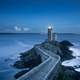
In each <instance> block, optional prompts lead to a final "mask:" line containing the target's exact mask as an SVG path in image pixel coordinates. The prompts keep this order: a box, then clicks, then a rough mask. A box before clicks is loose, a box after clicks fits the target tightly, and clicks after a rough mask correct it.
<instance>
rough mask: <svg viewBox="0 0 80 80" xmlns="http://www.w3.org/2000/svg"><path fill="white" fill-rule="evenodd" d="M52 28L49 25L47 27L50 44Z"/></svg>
mask: <svg viewBox="0 0 80 80" xmlns="http://www.w3.org/2000/svg"><path fill="white" fill-rule="evenodd" d="M52 36H53V35H52V27H51V25H49V27H48V41H49V42H51V41H52V40H53V37H52Z"/></svg>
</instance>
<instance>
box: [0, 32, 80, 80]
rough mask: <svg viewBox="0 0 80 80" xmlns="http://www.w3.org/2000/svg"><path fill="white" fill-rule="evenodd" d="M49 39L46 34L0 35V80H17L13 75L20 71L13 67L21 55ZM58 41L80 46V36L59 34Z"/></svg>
mask: <svg viewBox="0 0 80 80" xmlns="http://www.w3.org/2000/svg"><path fill="white" fill-rule="evenodd" d="M45 39H47V35H46V34H4V35H3V34H0V80H15V79H14V77H13V75H14V74H15V73H17V72H18V71H20V70H18V69H14V68H13V67H12V66H11V65H12V64H13V63H14V62H15V61H16V60H17V59H19V53H21V52H24V51H27V50H29V49H31V48H32V47H33V46H34V45H35V44H39V43H41V42H43V41H44V40H45ZM57 40H58V41H62V40H69V41H70V42H72V43H74V44H75V45H78V47H79V45H80V35H73V34H57Z"/></svg>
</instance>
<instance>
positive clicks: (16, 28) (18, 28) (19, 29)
mask: <svg viewBox="0 0 80 80" xmlns="http://www.w3.org/2000/svg"><path fill="white" fill-rule="evenodd" d="M14 29H15V30H16V31H21V30H22V29H21V28H20V27H18V26H15V27H14Z"/></svg>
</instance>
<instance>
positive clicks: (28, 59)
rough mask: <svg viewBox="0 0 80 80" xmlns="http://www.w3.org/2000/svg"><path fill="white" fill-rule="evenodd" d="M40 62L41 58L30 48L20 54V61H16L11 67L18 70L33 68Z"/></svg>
mask: <svg viewBox="0 0 80 80" xmlns="http://www.w3.org/2000/svg"><path fill="white" fill-rule="evenodd" d="M41 62H42V61H41V56H40V55H38V54H37V53H36V51H35V49H34V48H32V49H31V50H29V51H28V52H24V53H21V56H20V61H16V62H15V63H14V65H13V66H14V67H16V68H19V69H20V68H26V67H29V68H33V67H35V66H37V65H39V64H40V63H41Z"/></svg>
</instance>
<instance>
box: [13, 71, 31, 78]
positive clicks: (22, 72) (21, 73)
mask: <svg viewBox="0 0 80 80" xmlns="http://www.w3.org/2000/svg"><path fill="white" fill-rule="evenodd" d="M28 71H30V70H23V71H20V72H18V73H17V74H16V75H14V77H15V79H18V78H19V77H21V76H22V75H24V74H25V73H27V72H28Z"/></svg>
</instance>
